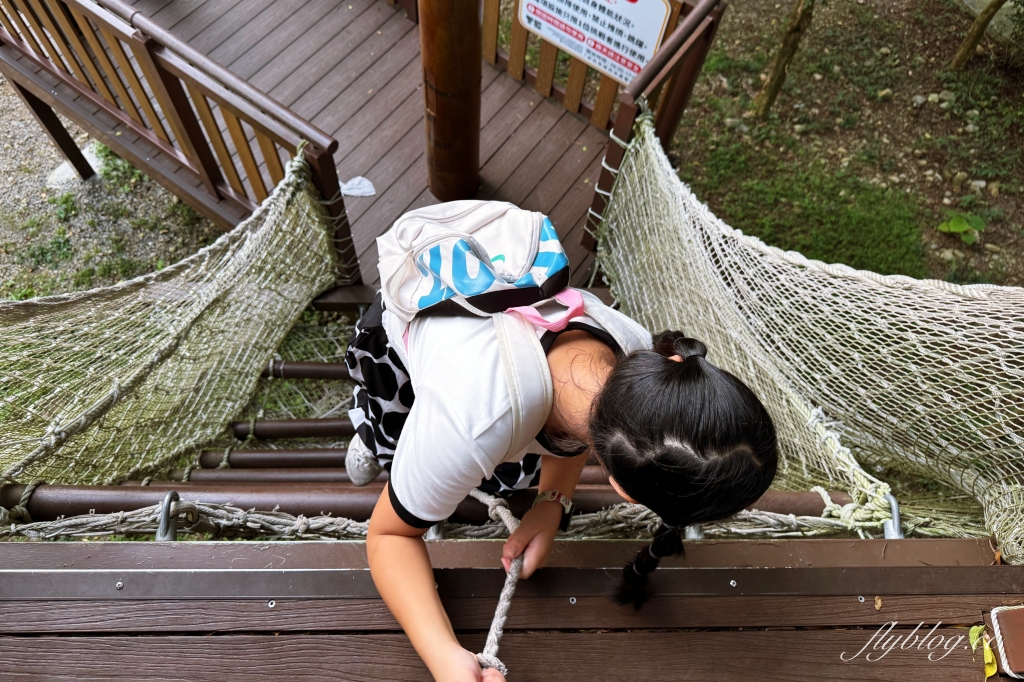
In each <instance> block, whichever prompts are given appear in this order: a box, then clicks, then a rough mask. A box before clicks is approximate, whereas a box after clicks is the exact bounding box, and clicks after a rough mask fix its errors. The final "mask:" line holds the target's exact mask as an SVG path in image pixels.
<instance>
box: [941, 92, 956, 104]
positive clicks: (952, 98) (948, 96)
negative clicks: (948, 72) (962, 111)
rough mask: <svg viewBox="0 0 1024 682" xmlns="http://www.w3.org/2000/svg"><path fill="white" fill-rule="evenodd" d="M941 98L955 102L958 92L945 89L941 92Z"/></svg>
mask: <svg viewBox="0 0 1024 682" xmlns="http://www.w3.org/2000/svg"><path fill="white" fill-rule="evenodd" d="M939 100H940V101H942V102H955V101H956V94H954V93H952V92H950V91H949V90H943V91H942V92H940V93H939Z"/></svg>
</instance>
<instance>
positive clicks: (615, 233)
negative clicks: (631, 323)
mask: <svg viewBox="0 0 1024 682" xmlns="http://www.w3.org/2000/svg"><path fill="white" fill-rule="evenodd" d="M765 210H771V209H770V208H769V207H766V209H765ZM598 232H599V234H598V237H599V241H600V249H599V261H600V264H601V267H602V268H603V271H604V272H605V273H606V276H607V277H608V279H609V280H610V284H611V286H612V291H613V294H614V295H615V297H616V299H617V300H618V301H619V302H620V303H621V306H622V310H623V312H625V313H626V314H628V315H630V316H631V317H633V318H634V319H636V320H638V321H640V322H641V323H642V324H644V325H645V326H646V327H648V328H649V329H654V330H660V329H665V328H675V329H682V330H685V331H686V332H687V333H689V334H691V335H693V336H694V337H696V338H699V339H701V340H703V341H704V342H705V343H706V344H707V346H708V349H709V352H708V358H709V359H710V360H712V361H713V362H715V363H716V364H718V365H720V366H722V367H725V368H727V369H728V370H730V371H732V372H733V373H735V374H736V375H738V376H739V377H741V378H742V379H744V380H745V381H746V382H748V383H749V384H750V385H751V386H752V387H753V388H754V390H755V391H756V392H757V393H758V395H760V396H761V397H762V399H763V400H764V401H765V403H766V404H767V405H768V408H769V410H770V412H771V413H772V415H773V417H774V419H775V421H776V425H777V427H778V430H779V434H780V440H781V452H782V458H783V461H782V466H781V469H780V476H779V479H778V486H779V487H781V488H786V489H797V490H807V489H810V488H813V487H815V486H824V487H829V486H836V485H838V486H842V487H843V488H845V489H846V490H848V491H850V492H851V493H852V494H853V496H854V498H855V502H854V503H853V504H851V505H847V506H846V507H845V508H842V509H840V508H837V507H831V508H830V509H829V510H827V511H826V515H830V516H838V517H839V518H841V519H843V520H845V521H846V522H847V525H848V526H849V527H850V528H861V529H870V528H874V527H877V524H878V522H879V520H880V519H882V518H886V517H888V515H889V512H888V508H887V505H885V503H884V500H883V499H882V496H883V495H884V494H885V493H886V492H888V490H889V489H890V486H889V485H888V484H887V483H885V482H883V481H882V480H880V479H879V478H877V477H876V476H874V475H872V473H869V471H870V472H874V473H878V474H879V475H883V474H882V473H881V472H891V473H892V474H893V475H894V477H896V478H900V479H901V482H907V481H910V482H913V480H912V479H913V477H915V476H920V477H925V478H926V479H929V480H933V481H936V482H937V483H936V487H935V489H936V490H937V491H938V492H937V493H936V494H929V495H921V496H918V498H917V499H915V497H914V495H913V494H911V493H910V492H907V491H908V489H910V490H912V489H913V486H909V487H908V486H906V485H904V486H903V492H904V493H906V494H908V495H909V499H907V498H904V500H903V501H904V510H905V521H906V522H907V524H906V525H909V526H912V527H913V526H916V527H917V529H918V531H919V533H920V534H931V535H954V536H955V535H974V534H976V533H978V532H979V531H980V528H979V527H978V523H977V521H976V515H975V512H976V510H977V509H978V504H980V506H981V508H982V509H983V510H984V516H985V524H986V525H987V527H988V529H989V530H991V531H992V532H993V533H994V534H995V536H996V538H997V540H998V542H999V543H1000V545H1001V546H1002V551H1003V555H1004V556H1005V557H1006V558H1007V559H1008V560H1010V561H1014V562H1020V561H1024V525H1022V521H1024V519H1022V506H1021V503H1022V501H1024V500H1022V497H1024V485H1022V484H1024V456H1022V451H1024V381H1022V380H1024V290H1022V289H1020V288H1016V287H997V286H990V285H974V286H957V285H953V284H949V283H946V282H940V281H931V280H929V281H924V280H913V279H911V278H908V277H902V276H881V275H877V274H875V273H871V272H863V271H856V270H853V269H852V268H849V267H847V266H844V265H827V264H824V263H821V262H817V261H810V260H808V259H806V258H804V257H803V256H801V255H800V254H798V253H793V252H783V251H781V250H779V249H777V248H774V247H770V246H767V245H765V244H764V243H762V242H761V241H759V240H758V239H755V238H753V237H749V236H745V235H743V234H742V233H741V232H739V231H738V230H735V229H733V228H731V227H729V226H728V225H726V224H724V223H723V222H722V221H720V220H719V219H718V218H716V217H715V216H714V215H713V214H712V213H711V212H710V211H709V210H708V208H707V206H705V205H704V204H702V203H701V202H700V201H699V200H698V199H697V198H696V197H695V196H694V195H693V193H692V192H691V191H690V189H689V188H688V187H687V186H686V185H684V184H683V183H682V182H680V180H679V179H678V177H677V176H676V174H675V172H673V170H672V168H671V166H670V164H669V162H668V159H667V158H666V157H665V155H664V153H663V151H662V149H661V145H660V144H659V142H658V140H657V138H656V137H655V135H654V129H653V125H652V121H651V119H650V116H649V115H646V116H643V117H641V119H640V120H639V121H638V123H637V126H636V130H635V138H634V141H633V142H632V143H631V144H630V146H629V147H628V149H627V151H626V154H625V158H624V160H623V163H622V165H621V169H620V172H619V173H618V176H617V180H616V184H615V186H614V189H613V191H612V195H611V197H610V203H609V206H608V208H607V210H606V212H605V215H604V220H603V223H602V225H601V227H600V228H599V230H598ZM865 467H867V470H866V469H865ZM943 484H945V485H943ZM951 489H952V490H955V491H960V492H961V494H966V495H968V496H970V499H963V497H961V498H959V499H957V496H956V495H955V493H954V494H950V491H951ZM897 492H901V491H900V490H897ZM972 501H976V502H972Z"/></svg>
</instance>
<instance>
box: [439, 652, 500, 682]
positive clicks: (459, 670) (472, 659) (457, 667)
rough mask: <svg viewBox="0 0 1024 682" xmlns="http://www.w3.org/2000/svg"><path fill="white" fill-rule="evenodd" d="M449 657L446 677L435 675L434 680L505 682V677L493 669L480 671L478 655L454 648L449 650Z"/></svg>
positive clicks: (445, 666)
mask: <svg viewBox="0 0 1024 682" xmlns="http://www.w3.org/2000/svg"><path fill="white" fill-rule="evenodd" d="M449 652H450V653H449V654H448V655H447V663H446V664H445V665H444V668H445V669H446V674H445V675H444V676H438V675H437V674H436V673H435V676H434V678H435V679H436V680H439V681H442V680H443V681H444V682H447V681H448V680H459V681H460V682H462V681H463V680H465V682H470V680H472V681H473V682H505V676H504V675H502V674H501V673H500V672H498V671H497V670H494V669H493V668H488V669H486V670H481V669H480V662H479V661H477V658H476V654H474V653H473V652H471V651H469V650H468V649H463V648H462V647H461V646H459V647H458V648H457V649H456V648H455V647H453V648H452V649H451V650H449Z"/></svg>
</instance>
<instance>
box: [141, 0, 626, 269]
mask: <svg viewBox="0 0 1024 682" xmlns="http://www.w3.org/2000/svg"><path fill="white" fill-rule="evenodd" d="M132 4H133V6H134V7H135V8H136V9H138V10H139V11H140V12H142V13H143V14H145V15H147V16H149V17H150V18H152V19H153V20H154V21H155V22H157V23H158V24H160V25H161V26H163V27H164V28H167V29H168V30H170V31H171V32H173V33H174V34H175V35H177V36H178V37H180V38H181V39H183V40H185V41H187V42H188V43H189V44H190V45H191V46H192V47H194V48H196V49H197V50H199V51H200V52H202V53H204V54H207V55H208V56H210V57H211V58H212V59H214V60H216V61H217V62H219V63H220V64H222V65H224V66H225V67H227V68H228V69H229V70H231V71H232V72H234V73H235V74H237V75H238V76H240V77H242V78H244V79H246V80H247V81H248V82H249V83H251V84H252V85H254V86H255V87H257V88H259V89H261V90H263V91H264V92H267V93H269V94H270V96H271V97H273V98H274V99H276V100H278V101H279V102H280V103H281V104H283V105H284V106H286V107H289V108H290V109H292V110H293V111H294V112H295V113H297V114H298V115H300V116H302V117H304V118H306V119H308V120H310V121H312V122H313V123H314V124H315V125H317V126H318V127H320V128H321V129H323V130H324V131H326V132H327V133H328V134H330V135H332V136H333V137H335V138H336V139H337V140H338V142H339V146H338V151H337V153H336V154H335V162H336V164H337V166H338V173H339V175H340V176H341V179H342V180H347V179H349V178H351V177H354V176H357V175H363V176H366V177H368V178H369V179H370V180H371V181H372V182H373V184H374V186H375V187H376V188H377V194H376V196H373V197H365V198H363V197H346V198H345V202H346V205H347V208H348V213H349V218H350V220H351V223H352V234H353V240H354V242H355V246H356V250H357V252H358V254H359V261H360V265H361V269H362V275H363V278H364V282H365V283H366V284H370V285H374V284H376V283H377V281H378V279H379V278H378V275H377V271H376V263H377V251H376V242H375V239H376V237H377V236H378V235H380V234H381V233H382V232H384V231H386V230H387V229H388V228H389V227H390V226H391V224H392V223H393V222H394V221H395V219H397V218H398V217H399V216H400V215H401V214H402V213H404V212H406V211H408V210H411V209H413V208H419V207H422V206H426V205H429V204H432V203H436V201H437V200H436V199H435V198H434V197H433V196H432V195H431V193H430V191H429V190H428V189H427V165H426V157H425V145H424V126H423V96H422V93H421V87H422V74H421V70H420V59H419V32H418V29H417V26H416V25H415V24H413V23H412V22H411V21H409V20H408V19H406V18H405V16H404V14H403V13H402V12H401V11H399V10H396V8H395V7H393V6H391V5H388V4H387V3H386V2H384V0H340V1H339V0H286V1H274V0H244V3H243V2H241V0H137V1H136V2H133V3H132ZM243 4H244V11H240V10H242V9H243V8H242V6H243ZM482 91H483V95H482V102H481V138H480V168H481V171H480V174H481V188H480V191H479V193H478V195H477V196H478V198H480V199H494V200H501V201H509V202H512V203H514V204H517V205H518V206H521V207H523V208H526V209H530V210H534V211H540V212H542V213H545V214H547V215H548V216H549V217H550V218H551V220H552V222H553V223H554V224H555V227H556V228H557V229H558V232H559V234H560V235H561V236H562V240H563V243H564V245H565V248H566V251H567V252H568V253H569V256H570V259H571V261H572V265H573V270H574V272H575V273H576V275H575V277H576V281H577V283H578V282H579V281H581V280H582V279H583V278H584V276H585V275H586V272H587V270H588V268H589V266H590V263H591V260H592V258H593V257H592V255H591V254H590V253H589V252H588V251H587V250H586V249H583V248H582V247H581V246H580V244H579V241H580V235H581V231H582V225H583V223H584V218H585V215H586V212H587V208H588V206H589V205H590V202H591V199H592V197H593V187H594V183H595V182H596V180H597V177H598V175H599V171H600V168H601V155H602V153H603V149H604V146H605V144H606V142H607V138H606V136H605V135H604V134H602V133H601V132H599V131H598V130H597V129H595V128H594V127H592V126H590V125H588V124H587V120H586V119H585V118H583V117H582V116H578V115H575V114H570V113H569V112H567V111H566V110H565V109H564V108H562V107H561V106H559V105H558V104H557V103H556V102H553V101H550V100H546V99H544V98H542V97H541V96H540V95H538V94H537V93H536V92H534V90H533V88H532V87H530V86H528V85H526V84H521V83H518V82H516V81H514V80H512V79H511V78H510V77H509V76H508V75H507V74H505V73H503V72H500V71H499V70H497V69H496V68H494V67H491V66H489V65H487V64H484V66H483V83H482Z"/></svg>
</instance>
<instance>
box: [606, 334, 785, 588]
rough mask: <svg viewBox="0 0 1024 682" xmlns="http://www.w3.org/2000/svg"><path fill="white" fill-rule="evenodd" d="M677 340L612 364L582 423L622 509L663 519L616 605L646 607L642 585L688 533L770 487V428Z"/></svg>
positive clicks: (758, 408)
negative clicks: (636, 508)
mask: <svg viewBox="0 0 1024 682" xmlns="http://www.w3.org/2000/svg"><path fill="white" fill-rule="evenodd" d="M706 354H707V348H706V347H705V346H704V344H703V343H701V342H700V341H698V340H697V339H693V338H690V337H687V336H686V335H685V334H683V333H682V332H678V331H667V332H663V333H661V334H658V335H657V336H655V337H654V339H653V344H652V348H651V350H638V351H634V352H632V353H630V354H629V355H627V356H626V357H625V358H622V359H621V360H619V362H618V363H617V364H616V365H615V369H613V370H612V372H611V374H609V375H608V379H607V380H606V381H605V384H604V388H603V389H602V390H601V393H600V395H598V397H597V399H596V400H595V401H594V405H593V407H592V408H591V413H590V439H591V442H592V443H593V446H594V451H595V452H596V453H597V457H598V459H600V460H601V464H602V465H603V466H604V468H605V469H606V470H607V471H608V474H609V476H610V477H612V478H614V480H615V482H616V484H618V486H619V487H620V488H621V490H622V491H623V492H624V493H625V494H626V495H627V496H628V497H630V498H631V499H633V500H636V501H637V502H638V503H640V504H643V505H644V506H646V507H647V508H648V509H650V510H651V511H653V512H654V513H655V514H657V515H658V516H659V517H660V518H661V519H663V521H662V523H661V525H660V526H658V528H657V530H656V532H655V533H654V541H653V542H652V543H651V545H650V547H646V548H644V549H642V550H640V551H639V552H638V553H637V555H636V556H635V557H634V558H633V561H632V562H631V563H630V564H629V565H627V566H626V568H625V570H624V572H623V575H622V585H621V587H620V588H619V590H618V592H617V593H616V597H617V598H618V600H619V602H621V603H623V604H630V603H632V604H633V605H634V606H636V608H640V606H641V605H642V604H643V603H644V601H645V600H646V599H647V596H648V593H647V576H648V575H649V574H650V573H651V572H652V571H654V569H655V568H657V566H658V562H659V560H660V559H662V558H664V557H668V556H673V555H676V554H679V553H681V552H682V551H683V543H682V539H681V537H680V535H681V533H682V532H683V529H684V528H685V527H686V526H687V525H690V524H696V523H708V522H711V521H716V520H718V519H724V518H726V517H729V516H732V515H733V514H735V513H736V512H738V511H740V510H741V509H743V508H745V507H747V506H749V505H750V504H752V503H753V502H755V501H756V500H757V498H759V497H760V496H761V495H762V494H763V493H764V491H765V490H767V489H768V486H769V485H771V482H772V479H773V478H774V477H775V471H776V469H777V466H778V448H777V442H776V435H775V426H774V425H773V424H772V419H771V416H770V415H769V414H768V411H767V410H766V409H765V407H764V405H763V404H762V403H761V401H760V400H758V398H757V396H756V395H754V392H753V391H751V390H750V388H749V387H748V386H747V385H746V384H744V383H743V382H742V381H740V380H739V379H737V378H736V377H735V376H733V375H732V374H730V373H729V372H727V371H725V370H723V369H721V368H719V367H716V366H715V365H713V364H712V363H711V362H710V361H708V360H707V359H706V358H705V355H706ZM669 524H672V525H669Z"/></svg>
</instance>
